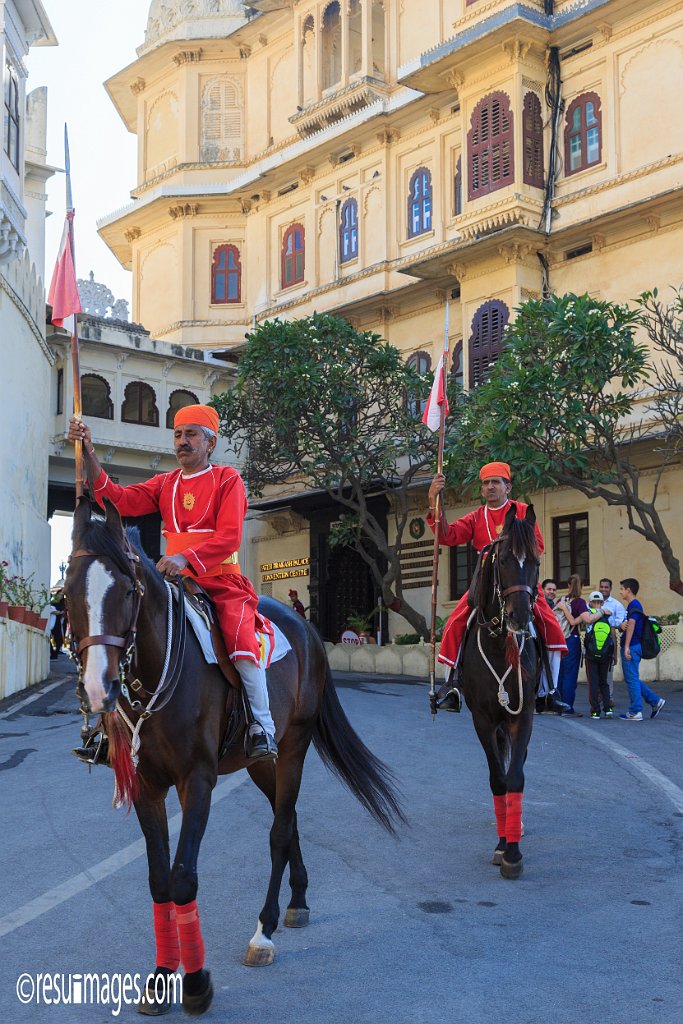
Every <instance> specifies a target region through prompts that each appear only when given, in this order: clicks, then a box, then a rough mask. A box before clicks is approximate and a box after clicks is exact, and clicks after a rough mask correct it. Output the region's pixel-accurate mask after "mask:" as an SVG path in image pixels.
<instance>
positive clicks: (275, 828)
mask: <svg viewBox="0 0 683 1024" xmlns="http://www.w3.org/2000/svg"><path fill="white" fill-rule="evenodd" d="M168 586H169V585H168V584H167V583H166V582H165V580H164V578H163V577H162V576H161V575H160V573H159V572H157V570H156V568H155V566H154V565H153V563H152V562H151V561H150V560H149V559H147V558H146V557H145V556H144V554H143V553H142V551H141V550H140V548H139V543H137V542H136V532H135V531H130V530H129V531H127V533H124V531H123V528H122V524H121V519H120V517H119V514H118V512H117V511H116V509H115V508H114V507H113V506H112V505H111V504H109V503H107V508H106V519H105V520H102V519H100V518H95V517H93V515H92V508H91V505H90V502H89V501H88V500H87V499H81V500H80V502H79V504H78V508H77V510H76V514H75V517H74V532H73V552H72V556H71V559H70V564H69V569H68V572H67V577H66V586H65V590H66V596H67V606H68V615H69V622H70V627H71V632H72V637H73V644H74V649H75V650H76V649H77V650H79V652H80V653H79V654H78V655H77V660H78V662H79V696H80V697H81V700H82V707H83V709H84V710H85V711H87V712H102V713H104V716H105V722H107V723H108V732H109V736H110V745H111V747H112V750H111V754H112V759H114V757H118V758H119V760H120V755H121V748H122V744H121V741H120V737H119V739H118V741H117V739H116V737H117V734H118V733H119V732H121V730H122V729H123V725H122V724H121V722H120V719H121V715H120V713H118V712H116V713H113V712H114V709H115V708H116V706H117V701H118V702H119V708H120V711H122V712H123V713H124V714H125V716H126V717H127V719H128V720H129V722H130V723H131V724H132V725H133V726H134V725H136V724H137V722H138V720H139V718H140V716H141V714H144V712H143V711H142V710H141V709H140V707H138V709H137V710H136V709H135V704H136V702H137V701H138V700H140V704H141V705H142V706H143V707H144V706H147V705H150V704H151V705H152V706H156V707H158V708H159V710H158V711H152V713H151V715H149V717H148V718H145V719H143V722H142V726H141V728H140V732H139V741H140V745H139V751H138V752H137V756H138V757H139V761H138V764H137V771H136V772H135V775H134V778H133V779H131V780H129V781H130V782H132V783H134V786H135V789H133V791H132V799H133V803H134V806H135V811H136V814H137V816H138V820H139V822H140V827H141V828H142V831H143V833H144V837H145V841H146V846H147V859H148V863H149V885H150V890H151V894H152V899H153V902H154V904H155V905H156V906H157V910H158V909H159V906H167V907H171V908H172V909H171V914H172V923H171V924H168V925H167V926H168V927H170V928H171V929H172V930H173V929H175V920H176V918H175V911H173V905H175V908H176V909H177V911H178V920H179V921H181V920H183V919H185V918H187V919H189V917H190V915H189V914H186V915H182V914H181V912H182V910H183V908H184V907H186V906H187V905H188V904H192V906H193V907H194V902H193V901H194V900H195V897H196V894H197V858H198V854H199V847H200V844H201V841H202V837H203V835H204V830H205V828H206V824H207V821H208V817H209V810H210V805H211V793H212V790H213V788H214V786H215V784H216V779H217V776H218V775H226V774H229V773H230V772H236V771H239V769H240V768H246V769H247V771H248V772H249V775H250V776H251V778H252V779H253V781H254V782H255V783H256V785H257V786H258V787H259V789H261V790H262V791H263V793H264V794H265V795H266V797H267V798H268V800H269V801H270V804H271V807H272V809H273V813H274V820H273V825H272V828H271V831H270V849H271V860H272V871H271V876H270V882H269V885H268V891H267V894H266V898H265V902H264V905H263V909H262V910H261V912H260V914H259V920H258V925H257V929H256V934H255V935H254V936H253V938H252V939H251V941H250V943H249V946H248V949H247V952H246V955H245V960H244V962H245V963H247V964H248V965H251V966H260V965H265V964H269V963H271V962H272V960H273V957H274V954H275V947H274V945H273V942H272V935H273V932H274V931H275V929H276V927H277V924H278V919H279V916H280V908H279V905H278V899H279V893H280V885H281V882H282V876H283V873H284V871H285V868H286V866H287V863H289V871H290V874H289V881H290V886H291V899H290V902H289V905H288V907H287V913H286V915H285V922H284V923H285V925H287V926H289V927H295V928H296V927H302V926H303V925H306V924H307V923H308V918H309V910H308V906H307V904H306V889H307V885H308V878H307V874H306V868H305V866H304V861H303V858H302V856H301V850H300V847H299V834H298V831H297V819H296V801H297V797H298V794H299V786H300V783H301V774H302V770H303V765H304V758H305V756H306V751H307V750H308V747H309V744H310V743H311V741H313V743H314V745H315V747H316V749H317V750H318V752H319V754H320V755H321V757H322V759H323V761H324V762H325V763H326V764H327V766H328V767H330V768H331V769H332V771H334V772H335V773H336V774H337V775H338V776H339V777H340V778H341V780H342V781H343V782H344V783H345V784H346V785H347V786H348V787H349V789H350V790H351V792H352V793H353V794H354V795H355V796H356V797H357V798H358V799H359V800H360V802H361V803H362V804H363V805H364V806H365V807H366V808H367V810H368V811H369V812H370V814H372V815H373V817H374V818H375V819H376V820H377V821H378V822H380V823H381V824H382V825H383V826H384V827H385V828H387V829H388V830H389V831H390V832H391V831H393V828H394V822H395V821H397V820H402V818H403V816H402V813H401V810H400V808H399V806H398V803H397V799H396V795H395V791H394V788H393V785H392V782H391V776H390V773H389V772H388V771H387V769H386V768H385V766H384V765H383V764H382V762H381V761H379V760H378V759H377V758H376V757H374V755H373V754H372V753H370V751H369V750H368V749H367V748H366V747H365V746H364V745H363V743H362V742H361V740H360V739H359V738H358V736H357V735H356V733H355V732H354V730H353V729H352V727H351V725H350V724H349V722H348V720H347V718H346V716H345V714H344V712H343V710H342V708H341V705H340V703H339V700H338V698H337V694H336V692H335V688H334V684H333V682H332V678H331V675H330V669H329V665H328V662H327V657H326V654H325V650H324V647H323V645H322V643H321V641H320V639H319V637H318V635H317V634H316V632H315V631H314V629H313V628H312V627H311V626H310V625H309V624H308V623H307V622H306V621H305V620H304V619H302V618H301V616H300V615H297V614H296V613H295V612H293V611H292V610H291V609H289V608H287V607H285V606H284V605H283V604H281V603H280V602H278V601H273V600H269V599H263V600H262V601H261V602H260V603H259V608H260V609H262V611H263V613H264V614H265V615H267V616H268V617H269V618H270V619H271V620H272V621H273V622H274V623H276V624H277V625H278V626H279V627H280V629H281V630H282V631H283V633H284V634H285V635H286V637H287V639H288V641H289V643H290V645H291V648H292V649H291V651H289V652H288V653H287V654H286V656H285V657H284V658H283V659H282V660H280V661H278V662H276V663H274V664H273V665H272V666H271V668H270V669H269V670H268V689H269V693H270V701H271V708H272V712H273V718H274V720H275V722H276V725H277V742H278V745H279V757H278V760H277V763H276V764H275V765H274V764H273V763H272V762H267V763H263V762H261V763H258V762H249V761H247V760H246V758H245V755H244V744H243V734H244V725H243V724H241V725H240V732H239V733H238V735H237V736H236V737H234V742H232V744H231V746H230V748H229V750H227V752H225V753H223V752H222V749H223V744H224V740H225V737H226V730H227V728H228V722H229V717H230V713H231V706H232V705H233V704H235V703H236V702H239V701H240V698H239V695H238V694H237V691H236V690H233V689H232V688H231V687H230V686H229V685H228V683H227V682H226V680H225V678H224V677H223V675H222V674H221V672H220V670H219V669H218V668H217V666H215V665H208V664H207V663H206V662H205V660H204V657H203V655H202V652H201V649H200V647H199V644H198V642H197V640H196V638H195V636H194V634H193V633H192V631H191V630H188V631H187V634H186V643H185V649H184V653H183V657H182V664H179V665H177V666H175V667H174V664H173V663H174V660H176V658H177V655H176V654H175V653H173V650H172V645H169V646H168V648H167V637H168V635H169V629H168V626H169V623H168V619H169V614H170V615H171V618H172V620H174V621H175V620H177V619H178V616H179V612H178V610H177V607H178V606H177V604H174V603H169V598H168ZM171 607H173V609H174V610H173V611H172V612H169V609H170V608H171ZM131 630H133V632H134V634H136V635H133V636H132V637H131ZM133 645H134V653H133V652H132V647H133ZM131 662H132V663H131ZM164 669H166V680H167V681H168V680H171V687H170V688H169V687H168V686H167V687H166V689H164V690H163V693H161V694H159V695H158V696H157V698H156V699H155V700H154V701H153V699H152V697H151V696H150V695H152V694H154V691H155V688H156V687H157V684H158V683H159V681H160V679H161V677H162V675H163V674H164ZM173 679H177V680H178V682H177V685H174V683H173ZM136 680H139V681H140V682H141V684H142V688H139V687H137V689H136ZM133 690H135V692H133ZM126 694H128V697H126ZM233 695H234V696H233ZM125 742H126V748H125V750H124V753H125V755H126V757H128V749H129V745H130V743H131V734H130V731H128V732H126V734H125ZM114 748H116V749H114ZM117 750H118V754H117ZM129 764H132V762H129ZM117 781H118V782H119V784H120V785H123V786H125V785H127V783H126V782H125V781H124V782H123V783H121V779H120V778H119V776H118V774H117ZM172 786H175V788H176V790H177V792H178V797H179V799H180V804H181V807H182V827H181V832H180V837H179V840H178V846H177V849H176V854H175V858H174V861H173V865H172V866H171V862H170V851H169V835H168V824H167V818H166V796H167V793H168V790H169V789H170V788H171V787H172ZM135 790H137V792H135ZM124 795H125V794H124ZM193 913H194V911H193ZM196 918H197V915H196V913H194V918H193V921H196ZM155 921H156V917H155ZM164 927H166V926H164ZM196 929H197V931H198V929H199V925H198V923H197V924H196ZM179 934H180V941H179V943H178V939H177V938H176V936H175V932H174V933H173V935H171V936H170V938H169V937H168V935H167V936H166V937H165V938H164V940H163V944H164V947H165V948H166V946H167V940H168V942H170V943H171V946H174V947H175V949H177V950H178V955H177V956H176V964H175V967H174V966H173V962H169V961H168V958H166V963H165V964H164V965H160V959H161V960H164V957H163V956H162V957H160V954H159V942H160V940H159V931H158V930H157V972H160V971H163V970H166V971H167V972H168V971H171V970H175V969H177V959H178V956H179V959H180V960H181V962H182V963H183V964H184V966H185V967H186V974H185V979H184V986H183V1005H184V1006H185V1009H186V1010H188V1011H189V1012H190V1013H195V1014H196V1013H202V1012H204V1011H205V1010H206V1009H207V1008H208V1006H209V1005H210V1002H211V997H212V988H211V980H210V975H209V972H208V971H206V970H205V969H204V968H203V955H202V956H201V959H200V960H199V961H198V960H197V958H196V949H195V950H194V952H193V953H192V955H188V956H185V955H184V954H185V952H186V951H185V950H184V948H183V931H182V929H180V931H179ZM195 939H196V940H197V943H199V944H200V945H201V949H202V954H203V942H202V940H201V934H200V933H199V934H198V937H197V935H195ZM198 963H201V964H202V966H195V969H190V967H189V966H188V964H195V965H197V964H198ZM143 1004H144V1005H143V1006H142V1007H141V1009H142V1012H151V1013H158V1012H164V1011H165V1010H166V1009H167V1006H160V1005H150V1004H153V996H152V995H150V994H149V993H148V996H147V998H146V1001H145V999H144V998H143Z"/></svg>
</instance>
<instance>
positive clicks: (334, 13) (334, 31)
mask: <svg viewBox="0 0 683 1024" xmlns="http://www.w3.org/2000/svg"><path fill="white" fill-rule="evenodd" d="M322 42H323V54H322V62H323V64H322V67H323V89H331V88H332V86H334V85H337V83H338V82H341V77H342V74H341V71H342V67H341V56H342V55H341V51H342V29H341V12H340V9H339V4H338V3H337V0H335V2H334V3H331V4H328V6H327V7H326V8H325V13H324V14H323V40H322Z"/></svg>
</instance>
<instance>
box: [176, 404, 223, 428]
mask: <svg viewBox="0 0 683 1024" xmlns="http://www.w3.org/2000/svg"><path fill="white" fill-rule="evenodd" d="M189 423H191V424H192V425H193V426H197V427H208V428H209V430H213V432H214V434H218V413H217V412H216V410H215V409H214V408H212V407H211V406H210V405H186V406H184V408H182V409H179V410H178V412H177V413H176V414H175V419H174V420H173V426H174V427H182V426H183V424H185V425H187V424H189Z"/></svg>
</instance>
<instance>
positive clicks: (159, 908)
mask: <svg viewBox="0 0 683 1024" xmlns="http://www.w3.org/2000/svg"><path fill="white" fill-rule="evenodd" d="M154 936H155V938H156V944H157V963H156V965H157V967H167V968H168V970H169V971H177V970H178V964H179V963H180V941H179V939H178V924H177V922H176V916H175V903H155V904H154Z"/></svg>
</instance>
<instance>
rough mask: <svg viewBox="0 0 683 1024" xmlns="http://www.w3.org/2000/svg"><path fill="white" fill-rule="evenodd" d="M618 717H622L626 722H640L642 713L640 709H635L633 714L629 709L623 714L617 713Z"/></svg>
mask: <svg viewBox="0 0 683 1024" xmlns="http://www.w3.org/2000/svg"><path fill="white" fill-rule="evenodd" d="M619 718H623V719H625V720H626V721H627V722H642V720H643V713H642V711H637V712H636V713H635V715H632V714H631V712H630V711H627V712H626V714H625V715H619Z"/></svg>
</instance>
